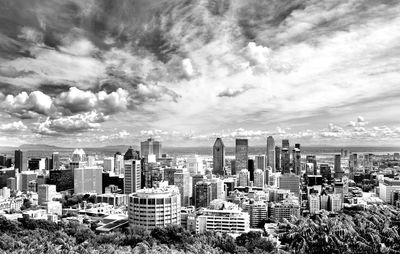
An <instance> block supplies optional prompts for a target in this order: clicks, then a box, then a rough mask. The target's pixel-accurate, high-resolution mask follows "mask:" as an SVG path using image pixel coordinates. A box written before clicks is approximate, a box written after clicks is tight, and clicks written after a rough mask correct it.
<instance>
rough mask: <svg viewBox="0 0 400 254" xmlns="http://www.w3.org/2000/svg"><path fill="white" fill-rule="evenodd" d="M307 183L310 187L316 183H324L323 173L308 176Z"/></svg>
mask: <svg viewBox="0 0 400 254" xmlns="http://www.w3.org/2000/svg"><path fill="white" fill-rule="evenodd" d="M307 185H308V186H310V187H311V186H315V185H322V176H321V175H309V176H307Z"/></svg>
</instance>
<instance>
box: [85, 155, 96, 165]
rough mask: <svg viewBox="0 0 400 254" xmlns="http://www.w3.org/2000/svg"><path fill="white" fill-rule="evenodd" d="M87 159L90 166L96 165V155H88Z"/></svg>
mask: <svg viewBox="0 0 400 254" xmlns="http://www.w3.org/2000/svg"><path fill="white" fill-rule="evenodd" d="M86 159H87V165H88V167H94V166H96V157H95V156H94V155H88V156H87V157H86Z"/></svg>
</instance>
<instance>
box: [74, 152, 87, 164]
mask: <svg viewBox="0 0 400 254" xmlns="http://www.w3.org/2000/svg"><path fill="white" fill-rule="evenodd" d="M71 160H72V162H83V161H86V153H85V151H83V149H75V150H74V152H73V153H72V157H71Z"/></svg>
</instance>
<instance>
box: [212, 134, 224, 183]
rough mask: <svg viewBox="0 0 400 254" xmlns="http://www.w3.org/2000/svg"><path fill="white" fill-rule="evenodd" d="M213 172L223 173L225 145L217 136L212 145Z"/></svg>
mask: <svg viewBox="0 0 400 254" xmlns="http://www.w3.org/2000/svg"><path fill="white" fill-rule="evenodd" d="M213 173H214V174H216V175H225V145H224V142H222V139H221V138H217V139H216V140H215V143H214V146H213Z"/></svg>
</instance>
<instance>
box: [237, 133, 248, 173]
mask: <svg viewBox="0 0 400 254" xmlns="http://www.w3.org/2000/svg"><path fill="white" fill-rule="evenodd" d="M248 161H249V141H248V140H247V139H240V138H237V139H236V147H235V174H236V173H239V172H240V170H242V169H248Z"/></svg>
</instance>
